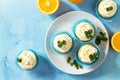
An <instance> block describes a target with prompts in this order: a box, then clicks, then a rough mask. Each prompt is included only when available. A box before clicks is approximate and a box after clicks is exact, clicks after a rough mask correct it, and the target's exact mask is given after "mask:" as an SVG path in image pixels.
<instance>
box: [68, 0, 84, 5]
mask: <svg viewBox="0 0 120 80" xmlns="http://www.w3.org/2000/svg"><path fill="white" fill-rule="evenodd" d="M69 1H70V2H71V3H73V4H80V3H82V2H83V1H84V0H69Z"/></svg>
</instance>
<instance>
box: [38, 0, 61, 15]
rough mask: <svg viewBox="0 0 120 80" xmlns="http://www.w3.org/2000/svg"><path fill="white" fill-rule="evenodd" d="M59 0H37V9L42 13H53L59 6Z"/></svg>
mask: <svg viewBox="0 0 120 80" xmlns="http://www.w3.org/2000/svg"><path fill="white" fill-rule="evenodd" d="M59 4H60V0H38V1H37V5H38V9H39V10H40V11H41V12H42V13H44V14H53V13H55V12H56V11H57V9H58V8H59Z"/></svg>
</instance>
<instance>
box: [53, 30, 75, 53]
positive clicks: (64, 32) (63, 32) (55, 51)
mask: <svg viewBox="0 0 120 80" xmlns="http://www.w3.org/2000/svg"><path fill="white" fill-rule="evenodd" d="M59 34H67V35H68V36H69V37H70V38H71V39H72V47H71V49H70V50H69V51H68V52H65V53H62V52H58V51H57V50H56V49H55V48H54V46H53V40H54V38H55V37H56V36H57V35H59ZM51 48H52V50H53V51H54V53H57V54H60V55H68V54H70V53H71V51H72V50H73V48H74V39H73V37H72V35H71V34H70V33H69V32H66V31H62V32H58V33H56V34H55V35H54V36H53V37H52V39H51Z"/></svg>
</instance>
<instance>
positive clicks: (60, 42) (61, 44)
mask: <svg viewBox="0 0 120 80" xmlns="http://www.w3.org/2000/svg"><path fill="white" fill-rule="evenodd" d="M57 43H58V47H60V48H61V47H62V46H63V45H65V44H66V41H65V40H63V41H58V42H57Z"/></svg>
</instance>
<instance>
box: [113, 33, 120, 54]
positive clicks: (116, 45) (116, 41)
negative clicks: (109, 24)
mask: <svg viewBox="0 0 120 80" xmlns="http://www.w3.org/2000/svg"><path fill="white" fill-rule="evenodd" d="M111 44H112V47H113V49H114V50H115V51H116V52H120V31H119V32H116V33H115V34H114V35H113V36H112V40H111Z"/></svg>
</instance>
